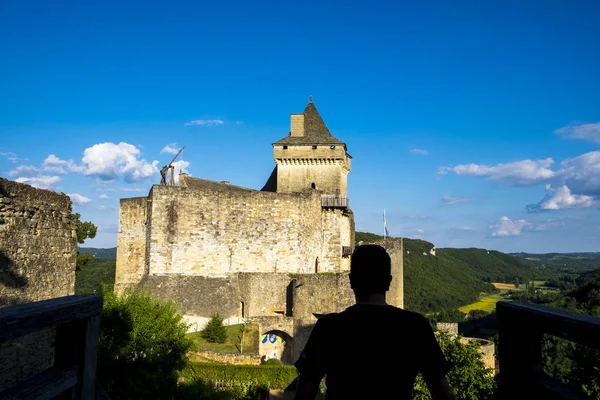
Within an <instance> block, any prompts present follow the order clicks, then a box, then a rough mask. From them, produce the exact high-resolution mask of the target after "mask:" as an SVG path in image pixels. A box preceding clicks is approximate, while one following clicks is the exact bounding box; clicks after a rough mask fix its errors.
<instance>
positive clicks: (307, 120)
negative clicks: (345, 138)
mask: <svg viewBox="0 0 600 400" xmlns="http://www.w3.org/2000/svg"><path fill="white" fill-rule="evenodd" d="M302 114H304V136H291V134H288V135H287V136H286V137H284V138H283V139H281V140H279V141H277V142H275V143H273V144H274V145H304V146H306V145H332V144H333V145H336V144H337V145H343V146H346V144H345V143H344V142H342V141H341V140H338V139H336V138H335V137H333V135H332V134H331V133H330V132H329V129H327V125H325V122H323V119H322V118H321V115H319V112H318V111H317V108H316V107H315V105H314V103H313V101H312V96H311V98H310V101H309V102H308V104H307V106H306V108H305V109H304V111H303V112H302Z"/></svg>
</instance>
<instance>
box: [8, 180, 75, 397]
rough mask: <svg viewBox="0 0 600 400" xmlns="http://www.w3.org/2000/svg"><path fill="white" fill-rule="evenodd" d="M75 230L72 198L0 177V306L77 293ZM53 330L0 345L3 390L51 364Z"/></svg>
mask: <svg viewBox="0 0 600 400" xmlns="http://www.w3.org/2000/svg"><path fill="white" fill-rule="evenodd" d="M75 229H76V223H75V220H74V219H73V217H72V215H71V200H70V199H69V197H68V196H66V195H64V194H61V193H56V192H53V191H50V190H42V189H36V188H33V187H31V186H29V185H26V184H22V183H17V182H13V181H9V180H6V179H3V178H0V307H1V306H8V305H12V304H19V303H28V302H34V301H39V300H47V299H52V298H55V297H62V296H68V295H71V294H73V292H74V284H75V264H76V262H77V238H76V233H75ZM4 328H5V327H2V328H0V329H4ZM54 331H55V329H54V328H51V329H46V330H43V331H40V332H35V333H32V334H29V335H25V336H22V337H19V338H16V339H13V340H10V341H7V342H4V343H0V389H2V388H6V387H11V386H14V385H15V384H16V383H17V382H20V381H23V380H25V379H28V378H29V377H31V376H33V375H35V374H37V373H39V372H42V371H44V370H46V369H48V368H49V367H51V366H52V364H53V363H54V346H53V341H54Z"/></svg>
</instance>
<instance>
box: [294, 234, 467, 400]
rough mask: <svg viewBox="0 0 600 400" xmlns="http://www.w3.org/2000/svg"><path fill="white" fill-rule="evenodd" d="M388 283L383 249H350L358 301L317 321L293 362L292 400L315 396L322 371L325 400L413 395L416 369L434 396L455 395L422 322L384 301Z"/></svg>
mask: <svg viewBox="0 0 600 400" xmlns="http://www.w3.org/2000/svg"><path fill="white" fill-rule="evenodd" d="M391 281H392V276H391V260H390V256H389V255H388V253H387V252H386V250H385V249H384V248H383V247H381V246H378V245H363V246H358V247H357V248H356V249H355V250H354V253H353V254H352V261H351V264H350V286H351V287H352V290H353V291H354V295H355V297H356V304H355V305H353V306H351V307H348V308H347V309H346V310H344V311H343V312H340V313H333V314H327V315H324V316H323V317H321V318H319V320H318V321H317V323H316V324H315V326H314V328H313V330H312V332H311V334H310V337H309V339H308V342H307V343H306V346H305V347H304V350H303V351H302V352H301V354H300V357H299V358H298V360H297V361H296V363H295V366H296V368H297V369H298V372H299V373H300V375H299V378H298V385H297V388H296V395H295V397H294V399H295V400H307V399H309V400H313V399H314V398H315V396H316V395H317V392H318V390H319V384H320V382H321V380H322V379H323V377H324V376H326V377H327V378H326V385H327V392H326V395H325V398H326V399H327V400H337V399H344V400H346V399H411V398H412V390H413V385H414V382H415V379H416V377H417V374H418V373H419V372H421V373H422V374H423V378H424V379H425V382H426V383H427V387H428V388H429V391H430V392H431V395H432V397H433V398H434V399H436V400H438V399H441V400H454V399H455V396H454V392H453V390H452V388H451V387H450V385H449V384H448V381H447V379H446V374H447V373H448V371H449V366H448V363H447V362H446V359H445V357H444V355H443V353H442V351H441V349H440V346H439V344H438V342H437V340H436V338H435V335H434V333H433V329H432V328H431V326H430V325H429V322H428V321H427V319H426V318H425V317H424V316H422V315H421V314H418V313H415V312H411V311H406V310H403V309H401V308H397V307H394V306H391V305H388V304H387V303H386V300H385V295H386V292H387V291H388V290H389V287H390V283H391Z"/></svg>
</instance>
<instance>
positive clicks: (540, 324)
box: [496, 302, 600, 400]
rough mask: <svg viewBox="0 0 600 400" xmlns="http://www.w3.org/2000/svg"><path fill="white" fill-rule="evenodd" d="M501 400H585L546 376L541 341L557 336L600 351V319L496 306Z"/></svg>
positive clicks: (527, 306) (502, 304) (516, 305)
mask: <svg viewBox="0 0 600 400" xmlns="http://www.w3.org/2000/svg"><path fill="white" fill-rule="evenodd" d="M496 312H497V314H496V315H497V319H498V339H499V341H498V342H499V356H500V398H501V399H511V400H519V399H544V400H546V399H548V400H552V399H579V398H585V397H581V396H580V395H578V394H576V393H575V392H573V391H572V390H571V389H570V388H568V387H567V386H565V385H563V384H561V383H560V382H558V381H556V380H553V379H552V378H550V377H549V376H547V375H545V374H544V372H543V369H542V358H541V356H542V338H543V335H544V334H549V335H553V336H557V337H560V338H563V339H566V340H570V341H572V342H575V343H579V344H582V345H584V346H588V347H592V348H596V349H600V340H599V338H600V318H597V317H593V316H590V315H585V314H579V313H575V312H570V311H565V310H560V309H557V308H553V307H546V306H542V305H538V304H530V303H520V302H499V303H497V305H496Z"/></svg>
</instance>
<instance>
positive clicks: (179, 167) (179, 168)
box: [167, 160, 190, 185]
mask: <svg viewBox="0 0 600 400" xmlns="http://www.w3.org/2000/svg"><path fill="white" fill-rule="evenodd" d="M189 166H190V163H189V161H183V160H179V161H175V162H174V163H173V167H175V168H173V172H174V175H175V184H176V185H178V184H179V174H180V173H184V174H187V173H189V171H188V170H187V168H188V167H189ZM167 179H169V178H168V176H167Z"/></svg>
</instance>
